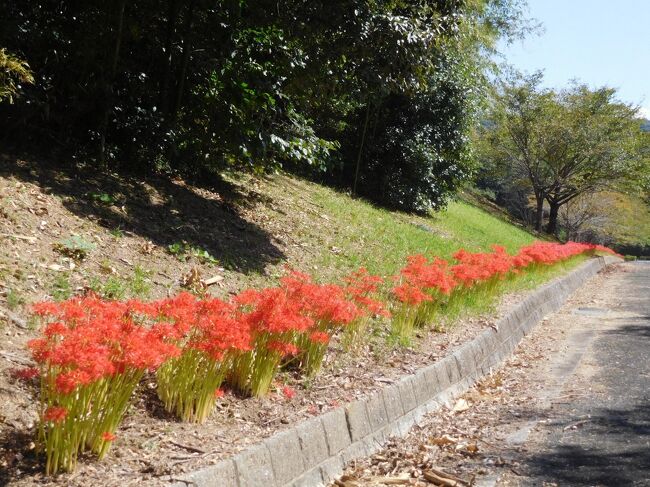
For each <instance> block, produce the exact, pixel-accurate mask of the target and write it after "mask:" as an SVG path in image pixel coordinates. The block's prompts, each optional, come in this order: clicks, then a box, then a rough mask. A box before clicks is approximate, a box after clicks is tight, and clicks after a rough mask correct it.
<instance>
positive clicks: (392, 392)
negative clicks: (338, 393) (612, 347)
mask: <svg viewBox="0 0 650 487" xmlns="http://www.w3.org/2000/svg"><path fill="white" fill-rule="evenodd" d="M616 262H621V259H618V258H616V257H610V256H607V257H598V258H595V259H590V260H589V261H587V262H585V263H584V264H582V265H581V266H580V267H578V268H577V269H575V270H574V271H572V272H571V273H570V274H568V275H566V276H564V277H563V278H561V279H558V280H556V281H554V282H551V283H550V284H546V285H544V286H542V287H541V288H539V289H538V290H536V291H535V292H534V293H532V294H531V295H530V296H528V297H527V298H526V299H525V300H524V301H522V302H521V303H519V304H518V305H517V306H515V307H514V308H513V309H511V310H510V311H509V312H508V313H507V314H506V315H505V316H503V317H502V318H501V319H500V320H499V321H498V322H497V324H496V331H495V330H493V329H488V330H485V331H484V332H482V333H481V334H480V335H479V336H477V337H476V338H475V339H474V340H472V341H470V342H467V343H464V344H463V345H461V346H460V347H459V348H457V349H456V350H455V351H454V353H453V354H451V355H448V356H447V357H445V358H443V359H442V360H439V361H437V362H435V363H433V364H431V365H428V366H426V367H423V368H421V369H419V370H418V371H417V372H416V373H415V374H413V375H408V376H405V377H403V378H402V379H400V380H399V381H397V382H396V383H395V384H392V385H389V386H387V387H385V388H383V389H382V390H380V391H378V392H377V393H375V394H373V395H372V396H370V397H367V398H365V399H361V400H358V401H355V402H352V403H350V404H347V405H346V406H344V407H340V408H337V409H335V410H333V411H329V412H327V413H325V414H323V415H322V416H319V417H316V418H312V419H309V420H307V421H304V422H301V423H299V424H298V425H296V426H294V427H292V428H289V429H287V430H285V431H281V432H279V433H277V434H275V435H273V436H271V437H270V438H267V439H266V440H264V441H263V442H262V443H260V444H258V445H255V446H253V447H252V448H249V449H247V450H245V451H243V452H241V453H239V454H237V455H235V456H234V457H232V458H228V459H225V460H222V461H220V462H218V463H216V464H214V465H211V466H209V467H206V468H203V469H201V470H197V471H195V472H191V473H189V474H184V475H183V476H180V477H176V478H175V479H174V481H175V482H176V483H174V484H173V487H186V486H187V485H193V486H196V487H316V486H322V485H326V484H327V483H328V482H330V481H332V480H333V479H334V478H336V477H337V476H339V475H340V474H341V473H342V471H343V469H344V468H345V465H346V464H348V463H349V462H351V461H352V460H354V459H357V458H361V457H364V456H367V455H369V454H372V453H373V452H375V451H377V450H379V449H380V448H381V446H382V444H383V442H384V441H385V440H386V439H387V438H388V437H389V436H404V435H405V434H406V433H407V432H408V431H409V430H410V428H411V427H412V426H414V425H415V424H417V423H418V422H419V421H420V420H421V419H422V417H423V416H424V415H425V414H427V413H429V412H432V411H435V410H437V409H439V408H440V407H441V406H442V405H443V404H449V403H450V401H451V400H452V399H453V398H454V397H455V396H457V395H459V394H460V393H462V392H464V391H465V390H467V389H468V388H469V387H471V386H472V385H473V384H474V383H475V382H476V381H477V380H478V379H479V378H480V377H482V376H483V375H485V374H486V373H488V372H489V371H490V369H492V368H493V367H495V366H496V365H498V364H499V363H501V362H502V361H503V360H504V359H505V358H507V357H508V356H509V355H510V354H511V353H512V352H513V351H514V349H515V348H516V346H517V344H518V343H519V341H520V340H521V339H522V338H523V337H524V336H525V335H527V334H528V333H529V332H530V331H531V330H532V329H533V327H534V326H535V325H537V323H539V322H540V321H541V319H542V318H543V317H544V316H545V315H547V314H549V313H552V312H555V311H557V310H558V309H560V307H561V306H562V304H563V303H564V302H565V301H566V299H567V298H568V297H569V295H570V294H571V293H573V292H574V291H575V290H576V289H578V288H579V287H580V286H581V285H582V284H584V283H585V282H586V281H587V280H588V279H589V278H590V277H592V276H593V275H594V274H596V273H598V272H599V271H600V270H601V269H603V268H604V267H605V266H607V265H609V264H613V263H616Z"/></svg>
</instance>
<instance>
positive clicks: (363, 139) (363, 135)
mask: <svg viewBox="0 0 650 487" xmlns="http://www.w3.org/2000/svg"><path fill="white" fill-rule="evenodd" d="M369 119H370V103H368V105H366V119H365V121H364V122H363V131H362V132H361V143H360V144H359V153H358V154H357V167H356V169H355V171H354V183H353V184H352V194H353V195H356V194H357V183H358V182H359V172H360V170H361V156H362V155H363V145H364V144H365V142H366V131H367V130H368V121H369Z"/></svg>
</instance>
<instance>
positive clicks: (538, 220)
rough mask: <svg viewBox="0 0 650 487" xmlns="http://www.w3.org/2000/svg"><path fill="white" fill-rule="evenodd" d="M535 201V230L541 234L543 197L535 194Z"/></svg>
mask: <svg viewBox="0 0 650 487" xmlns="http://www.w3.org/2000/svg"><path fill="white" fill-rule="evenodd" d="M535 201H536V203H537V206H536V209H535V230H537V231H538V232H541V231H542V225H543V224H544V195H542V194H536V195H535Z"/></svg>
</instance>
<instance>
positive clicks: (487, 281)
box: [392, 242, 614, 342]
mask: <svg viewBox="0 0 650 487" xmlns="http://www.w3.org/2000/svg"><path fill="white" fill-rule="evenodd" d="M594 252H607V253H614V252H613V251H612V250H611V249H608V248H607V247H603V246H600V245H592V244H582V243H575V242H569V243H566V244H559V243H551V242H535V243H533V244H531V245H528V246H525V247H523V248H521V249H520V251H519V252H518V253H517V255H514V256H512V255H509V254H508V253H507V252H506V249H505V248H504V247H501V246H498V245H494V246H493V251H492V252H476V253H473V252H468V251H466V250H464V249H460V250H459V251H458V252H456V253H455V254H454V255H453V258H454V262H452V263H449V262H447V261H445V260H443V259H439V258H434V259H433V260H431V261H429V260H427V258H426V257H424V256H423V255H412V256H409V257H408V264H407V265H406V266H405V267H404V268H403V269H402V270H401V271H400V273H399V275H397V276H395V277H394V278H393V279H394V280H395V281H396V285H395V286H394V287H393V289H392V292H393V295H394V297H395V299H396V301H397V303H398V309H397V312H396V313H395V318H394V320H393V323H392V325H393V333H394V334H395V335H396V336H397V338H398V339H399V340H400V341H402V342H408V339H409V336H410V334H411V333H412V330H413V328H414V326H416V325H418V324H426V323H427V322H429V321H431V319H433V317H434V316H435V314H436V312H437V308H436V304H438V303H439V302H440V301H444V300H446V302H449V301H450V299H449V298H448V296H450V295H451V296H458V295H467V293H472V292H476V291H477V289H478V286H483V287H482V288H481V289H484V290H489V289H494V288H495V285H496V283H497V282H498V281H499V280H501V279H504V278H505V277H506V276H508V275H509V274H511V273H518V272H521V269H523V268H525V267H527V266H532V265H551V264H555V263H557V262H560V261H563V260H566V259H568V258H570V257H573V256H576V255H579V254H584V253H594ZM485 286H487V287H485Z"/></svg>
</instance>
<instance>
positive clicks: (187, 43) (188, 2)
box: [0, 0, 525, 211]
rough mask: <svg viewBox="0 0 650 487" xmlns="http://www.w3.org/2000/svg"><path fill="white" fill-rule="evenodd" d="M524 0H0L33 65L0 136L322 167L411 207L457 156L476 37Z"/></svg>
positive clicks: (120, 158) (68, 147) (217, 161)
mask: <svg viewBox="0 0 650 487" xmlns="http://www.w3.org/2000/svg"><path fill="white" fill-rule="evenodd" d="M524 2H525V0H471V1H465V0H421V1H417V2H413V1H411V0H381V1H376V0H340V1H336V2H332V1H326V0H282V1H278V0H255V1H252V0H214V1H211V2H209V1H207V0H163V1H154V0H136V1H132V2H126V1H125V0H116V1H114V2H106V1H99V0H87V1H84V2H56V1H53V0H34V1H31V2H15V1H6V0H5V1H3V0H0V11H2V12H3V14H4V15H2V16H0V45H6V46H7V47H8V48H9V49H11V50H12V51H13V52H16V53H19V55H20V56H22V57H23V58H25V59H28V60H29V61H30V63H31V65H32V66H33V67H34V68H35V74H36V81H37V82H36V83H35V86H33V87H30V88H29V89H27V90H25V96H24V98H23V99H24V103H17V104H15V105H12V106H11V107H6V106H0V137H2V138H3V140H4V141H9V140H11V141H13V142H22V144H23V146H27V147H29V149H30V150H33V148H34V147H37V146H38V145H39V143H40V144H42V146H43V149H44V150H47V151H48V152H49V153H51V151H52V147H54V148H56V149H59V150H61V151H62V152H64V153H65V155H69V154H70V153H72V155H75V156H76V157H77V159H78V160H83V161H85V162H92V161H97V162H99V163H100V165H101V166H103V167H107V166H111V167H120V166H121V167H128V168H129V169H139V170H144V171H154V170H156V171H158V170H168V171H179V172H183V173H186V174H187V173H189V174H198V173H200V172H201V171H204V170H210V171H214V172H216V171H220V170H223V169H231V168H235V169H243V170H249V171H273V170H276V169H278V168H280V167H284V168H290V169H292V170H301V171H305V172H309V173H310V174H312V175H314V173H318V174H319V175H322V174H323V171H325V172H326V174H325V175H326V177H327V178H328V180H329V181H334V182H336V183H338V184H340V185H341V186H344V187H348V188H352V189H354V190H356V191H357V192H358V193H359V194H362V195H365V196H367V197H370V198H373V199H375V200H378V201H380V202H382V203H385V204H391V205H393V206H398V207H401V208H404V209H408V210H420V211H424V210H427V209H428V208H430V207H435V206H441V205H442V204H444V201H445V200H446V198H447V197H448V196H449V195H450V194H451V192H453V190H454V189H455V187H456V186H457V184H458V183H459V182H460V181H461V180H463V179H464V178H466V177H467V175H468V174H470V173H471V169H472V168H471V164H470V162H471V160H470V158H469V157H468V151H467V140H466V139H467V133H468V131H469V128H470V126H471V124H472V123H473V114H474V111H475V110H474V109H475V105H476V103H477V100H478V99H480V98H481V93H482V90H481V89H480V87H481V86H482V84H483V78H484V76H483V75H484V70H485V68H486V66H487V65H488V64H489V62H488V61H487V59H488V57H487V52H488V51H489V50H490V49H492V48H493V46H494V44H495V42H496V40H497V39H498V38H500V37H503V36H509V35H516V34H517V33H518V32H519V31H520V28H519V24H520V23H521V20H522V18H523V11H522V10H521V8H520V7H521V5H522V4H523V3H524ZM402 131H403V133H404V136H401V135H400V133H401V132H402ZM384 136H389V140H387V141H384V139H383V137H384ZM45 141H46V142H45ZM53 141H54V142H55V144H52V142H53ZM384 142H385V143H386V146H387V151H386V153H385V154H382V153H381V152H380V151H378V150H376V148H377V147H379V146H380V145H381V144H384ZM389 153H390V154H391V155H390V156H389V155H388V154H389Z"/></svg>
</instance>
